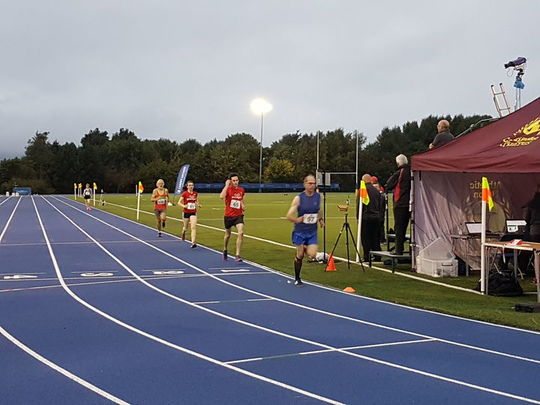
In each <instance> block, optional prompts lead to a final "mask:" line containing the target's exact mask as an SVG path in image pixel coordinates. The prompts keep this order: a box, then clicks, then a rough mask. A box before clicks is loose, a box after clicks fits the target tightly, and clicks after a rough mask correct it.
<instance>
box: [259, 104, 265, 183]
mask: <svg viewBox="0 0 540 405" xmlns="http://www.w3.org/2000/svg"><path fill="white" fill-rule="evenodd" d="M263 125H264V113H261V152H260V156H259V193H262V155H263Z"/></svg>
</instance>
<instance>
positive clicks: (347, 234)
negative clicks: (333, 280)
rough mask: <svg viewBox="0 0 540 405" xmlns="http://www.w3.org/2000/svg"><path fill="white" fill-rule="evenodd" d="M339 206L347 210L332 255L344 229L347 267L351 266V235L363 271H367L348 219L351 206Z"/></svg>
mask: <svg viewBox="0 0 540 405" xmlns="http://www.w3.org/2000/svg"><path fill="white" fill-rule="evenodd" d="M338 207H339V209H340V210H342V211H345V218H344V221H343V225H342V226H341V230H340V231H339V235H338V237H337V239H336V243H334V247H333V248H332V252H331V253H330V256H333V255H334V250H336V247H337V245H338V243H339V239H340V238H341V235H343V231H345V245H346V246H347V268H348V269H350V268H351V258H350V254H349V237H350V238H351V240H352V243H353V246H354V250H355V251H356V253H357V254H358V260H359V261H360V266H362V271H365V269H364V263H363V262H362V258H361V255H360V252H359V251H358V248H357V247H356V241H355V240H354V235H353V232H352V230H351V226H350V225H349V220H348V216H349V213H348V208H349V206H348V205H347V206H345V208H344V209H343V208H342V206H338Z"/></svg>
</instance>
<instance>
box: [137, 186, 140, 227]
mask: <svg viewBox="0 0 540 405" xmlns="http://www.w3.org/2000/svg"><path fill="white" fill-rule="evenodd" d="M138 190H139V189H138V188H137V221H138V220H139V208H140V207H141V193H139V191H138Z"/></svg>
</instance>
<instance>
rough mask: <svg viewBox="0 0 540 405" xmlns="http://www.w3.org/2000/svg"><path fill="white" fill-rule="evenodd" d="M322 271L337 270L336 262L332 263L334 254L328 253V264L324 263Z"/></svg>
mask: <svg viewBox="0 0 540 405" xmlns="http://www.w3.org/2000/svg"><path fill="white" fill-rule="evenodd" d="M324 271H337V269H336V264H335V263H334V255H330V257H329V258H328V264H327V265H326V269H324Z"/></svg>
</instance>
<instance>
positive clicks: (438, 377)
mask: <svg viewBox="0 0 540 405" xmlns="http://www.w3.org/2000/svg"><path fill="white" fill-rule="evenodd" d="M43 199H44V200H45V201H46V202H47V203H48V204H50V205H51V206H52V207H53V208H54V209H55V210H57V211H58V212H59V213H60V214H61V215H63V216H64V217H65V218H66V219H67V220H68V221H69V222H71V223H72V224H73V225H74V226H75V227H76V228H77V229H79V230H80V231H81V232H82V233H83V234H84V235H86V236H87V237H88V238H90V239H93V238H92V236H91V235H90V234H88V233H87V232H86V231H85V230H84V229H82V228H81V227H80V226H78V225H77V224H76V223H75V222H74V221H73V220H72V219H71V218H69V217H68V216H67V215H65V214H64V213H62V212H61V211H60V210H59V209H58V208H56V207H55V206H54V205H53V204H51V203H50V202H49V201H47V199H45V198H43ZM66 205H68V206H70V207H72V208H73V209H75V210H76V211H79V212H80V213H82V214H86V215H88V216H90V217H92V218H94V219H96V220H98V221H99V222H102V223H104V224H106V225H108V226H110V227H112V228H114V229H117V230H118V231H119V232H122V233H125V234H128V233H127V232H125V231H123V230H121V229H119V228H116V227H114V226H112V225H110V224H107V223H106V222H104V221H102V220H101V219H99V218H96V217H94V216H92V215H90V214H88V213H85V212H84V211H82V210H79V209H77V208H75V207H73V206H71V205H69V204H66ZM128 235H129V234H128ZM131 236H132V237H133V238H135V239H138V238H137V237H135V236H133V235H131ZM141 242H142V243H144V244H147V245H149V246H152V245H150V244H148V243H146V242H144V241H142V240H141ZM95 243H96V245H97V246H99V247H100V248H101V249H102V250H103V251H104V252H105V253H106V254H107V255H109V256H110V257H111V258H112V259H113V260H115V261H116V262H117V263H118V264H120V265H121V266H122V267H124V268H125V269H126V271H128V272H129V273H130V274H132V275H133V276H134V277H136V278H138V279H140V277H139V276H138V275H137V274H136V273H135V272H133V271H132V270H131V269H130V268H129V267H128V266H127V265H125V264H124V263H123V262H122V261H121V260H120V259H119V258H117V257H116V256H115V255H113V254H112V253H111V252H109V251H108V250H107V249H105V248H104V247H103V246H101V245H100V243H99V242H98V241H97V240H96V241H95ZM154 248H155V249H156V250H158V251H161V252H162V253H163V254H166V255H168V256H170V257H173V258H175V256H173V255H171V254H169V253H167V252H165V251H162V250H161V249H159V248H156V247H154ZM175 259H176V260H178V261H180V262H182V263H184V264H185V265H186V266H189V267H192V268H194V269H195V270H198V271H201V272H204V270H202V269H199V268H198V267H196V266H194V265H192V264H190V263H188V262H185V261H184V260H181V259H179V258H175ZM140 281H141V283H143V284H145V285H146V286H148V287H149V288H151V289H153V290H155V291H157V292H159V293H161V294H163V295H165V296H167V297H169V298H172V299H173V300H176V301H179V302H182V303H185V304H187V305H189V306H193V307H196V308H199V309H201V310H203V311H206V312H209V313H212V314H214V315H217V316H220V317H222V318H225V319H228V320H230V321H233V322H237V323H239V324H242V325H245V326H250V327H252V328H255V329H259V330H262V331H265V332H269V333H272V334H275V335H278V336H282V337H285V338H289V339H291V340H296V341H299V342H302V343H307V344H311V345H313V346H318V347H321V348H324V349H329V350H332V351H335V352H339V353H342V354H345V355H347V356H351V357H356V358H360V359H363V360H367V361H369V362H373V363H377V364H381V365H385V366H389V367H392V368H396V369H399V370H404V371H408V372H411V373H414V374H419V375H422V376H425V377H430V378H433V379H436V380H441V381H445V382H449V383H453V384H456V385H461V386H464V387H468V388H473V389H476V390H479V391H484V392H489V393H491V394H495V395H500V396H503V397H508V398H513V399H519V400H521V401H525V402H530V403H534V404H539V405H540V401H538V400H535V399H532V398H527V397H522V396H519V395H516V394H512V393H509V392H504V391H499V390H495V389H492V388H488V387H484V386H481V385H477V384H472V383H468V382H466V381H461V380H457V379H454V378H449V377H445V376H442V375H439V374H434V373H430V372H426V371H422V370H418V369H415V368H412V367H407V366H403V365H400V364H396V363H391V362H388V361H384V360H380V359H377V358H374V357H369V356H365V355H361V354H358V353H351V352H349V351H346V350H342V349H339V348H337V347H334V346H330V345H327V344H324V343H320V342H316V341H313V340H310V339H304V338H301V337H298V336H295V335H291V334H288V333H284V332H280V331H277V330H274V329H270V328H266V327H263V326H260V325H257V324H253V323H251V322H247V321H244V320H241V319H237V318H234V317H232V316H229V315H225V314H222V313H220V312H217V311H214V310H210V309H208V308H206V307H203V306H199V305H196V304H194V303H193V302H190V301H187V300H184V299H183V298H180V297H177V296H175V295H173V294H170V293H168V292H167V291H164V290H161V289H159V288H157V287H155V286H154V285H152V284H150V283H148V282H146V281H144V280H142V279H140ZM242 289H243V288H242ZM256 294H257V293H256ZM257 295H261V296H264V295H263V294H260V293H258V294H257ZM267 298H273V297H270V296H268V297H267ZM375 325H376V324H375ZM376 326H379V325H376ZM389 329H390V328H389ZM405 333H406V332H405ZM409 334H412V335H417V336H420V335H419V334H414V333H410V332H409ZM422 337H424V338H426V339H433V340H436V341H439V339H437V338H435V337H432V336H422ZM512 357H514V356H512Z"/></svg>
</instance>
